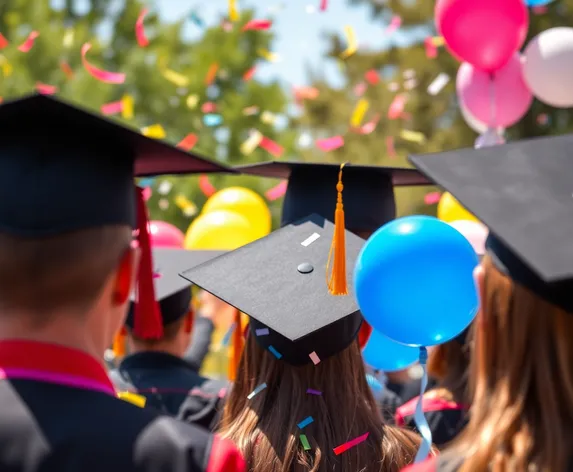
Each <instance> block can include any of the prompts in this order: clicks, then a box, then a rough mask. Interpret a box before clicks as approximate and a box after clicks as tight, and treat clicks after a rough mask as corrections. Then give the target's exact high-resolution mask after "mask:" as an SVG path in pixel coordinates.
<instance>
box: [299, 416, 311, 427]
mask: <svg viewBox="0 0 573 472" xmlns="http://www.w3.org/2000/svg"><path fill="white" fill-rule="evenodd" d="M311 423H314V418H313V417H312V416H307V417H306V418H305V419H304V420H302V421H301V422H300V423H299V424H297V426H298V428H299V429H303V428H306V427H307V426H308V425H309V424H311Z"/></svg>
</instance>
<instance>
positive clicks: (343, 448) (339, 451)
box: [333, 433, 370, 456]
mask: <svg viewBox="0 0 573 472" xmlns="http://www.w3.org/2000/svg"><path fill="white" fill-rule="evenodd" d="M369 435H370V433H365V434H363V435H362V436H358V437H357V438H355V439H352V440H351V441H348V442H345V443H344V444H341V445H340V446H337V447H335V448H334V449H333V451H334V454H336V455H337V456H338V455H340V454H342V453H343V452H346V451H348V449H350V448H353V447H354V446H357V445H358V444H360V443H361V442H364V441H366V439H368V436H369Z"/></svg>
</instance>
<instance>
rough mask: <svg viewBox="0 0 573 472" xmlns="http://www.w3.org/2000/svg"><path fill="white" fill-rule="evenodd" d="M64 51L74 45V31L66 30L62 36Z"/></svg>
mask: <svg viewBox="0 0 573 472" xmlns="http://www.w3.org/2000/svg"><path fill="white" fill-rule="evenodd" d="M62 43H63V45H64V47H65V48H66V49H69V48H71V47H72V46H73V45H74V30H73V29H71V28H68V29H67V30H66V32H65V34H64V40H63V41H62Z"/></svg>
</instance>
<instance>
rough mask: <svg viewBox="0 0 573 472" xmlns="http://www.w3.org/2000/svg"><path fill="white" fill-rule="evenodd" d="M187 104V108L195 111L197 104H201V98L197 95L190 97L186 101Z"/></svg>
mask: <svg viewBox="0 0 573 472" xmlns="http://www.w3.org/2000/svg"><path fill="white" fill-rule="evenodd" d="M185 103H186V104H187V106H188V107H189V108H190V109H191V110H193V109H194V108H195V107H196V106H197V104H198V103H199V97H198V96H197V95H195V94H193V95H189V96H188V97H187V100H185Z"/></svg>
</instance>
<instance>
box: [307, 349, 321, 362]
mask: <svg viewBox="0 0 573 472" xmlns="http://www.w3.org/2000/svg"><path fill="white" fill-rule="evenodd" d="M308 357H310V360H311V361H312V363H313V364H314V365H317V364H319V363H320V357H318V354H317V353H316V352H315V351H312V352H311V353H310V354H309V355H308Z"/></svg>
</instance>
